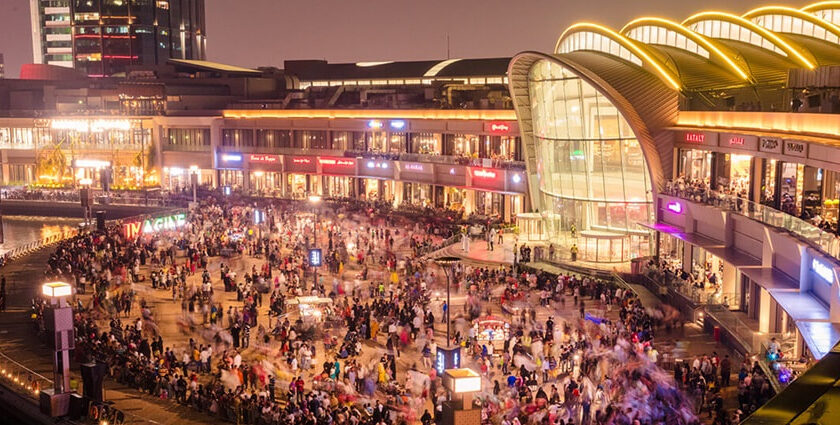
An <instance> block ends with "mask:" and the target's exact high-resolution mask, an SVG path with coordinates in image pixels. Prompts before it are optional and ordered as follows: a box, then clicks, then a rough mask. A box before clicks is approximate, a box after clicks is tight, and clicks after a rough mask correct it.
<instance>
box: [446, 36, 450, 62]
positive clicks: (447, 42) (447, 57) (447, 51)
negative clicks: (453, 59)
mask: <svg viewBox="0 0 840 425" xmlns="http://www.w3.org/2000/svg"><path fill="white" fill-rule="evenodd" d="M446 59H450V56H449V33H448V32H447V33H446Z"/></svg>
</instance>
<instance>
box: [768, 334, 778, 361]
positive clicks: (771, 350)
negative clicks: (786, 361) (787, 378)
mask: <svg viewBox="0 0 840 425" xmlns="http://www.w3.org/2000/svg"><path fill="white" fill-rule="evenodd" d="M780 352H781V346H780V345H779V343H778V342H777V341H776V337H773V338H770V344H768V345H767V357H769V358H770V359H771V360H776V359H778V358H779V354H780Z"/></svg>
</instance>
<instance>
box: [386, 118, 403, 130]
mask: <svg viewBox="0 0 840 425" xmlns="http://www.w3.org/2000/svg"><path fill="white" fill-rule="evenodd" d="M389 124H390V126H391V129H392V130H403V129H405V121H403V120H393V121H391V122H390V123H389Z"/></svg>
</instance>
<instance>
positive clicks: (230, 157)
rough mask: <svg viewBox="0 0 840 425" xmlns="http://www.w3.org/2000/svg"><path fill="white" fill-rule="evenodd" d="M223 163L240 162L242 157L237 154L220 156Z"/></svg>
mask: <svg viewBox="0 0 840 425" xmlns="http://www.w3.org/2000/svg"><path fill="white" fill-rule="evenodd" d="M222 161H223V162H242V155H241V154H238V153H226V154H222Z"/></svg>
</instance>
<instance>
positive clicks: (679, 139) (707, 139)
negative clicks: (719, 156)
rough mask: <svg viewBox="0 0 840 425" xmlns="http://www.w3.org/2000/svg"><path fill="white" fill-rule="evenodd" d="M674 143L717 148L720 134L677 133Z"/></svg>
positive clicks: (703, 132)
mask: <svg viewBox="0 0 840 425" xmlns="http://www.w3.org/2000/svg"><path fill="white" fill-rule="evenodd" d="M674 141H675V142H676V143H683V144H686V145H703V146H717V144H718V133H710V132H707V131H682V132H677V133H676V136H675V140H674Z"/></svg>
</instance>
